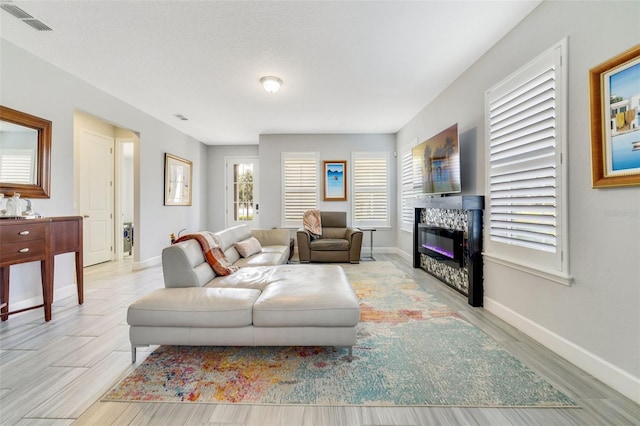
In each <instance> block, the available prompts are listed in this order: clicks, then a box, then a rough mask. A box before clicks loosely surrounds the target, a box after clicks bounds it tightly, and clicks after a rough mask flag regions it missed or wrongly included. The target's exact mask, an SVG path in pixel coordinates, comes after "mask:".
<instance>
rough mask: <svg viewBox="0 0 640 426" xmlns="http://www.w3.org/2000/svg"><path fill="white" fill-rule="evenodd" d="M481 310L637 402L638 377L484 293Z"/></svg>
mask: <svg viewBox="0 0 640 426" xmlns="http://www.w3.org/2000/svg"><path fill="white" fill-rule="evenodd" d="M484 309H486V310H487V311H489V312H491V313H492V314H494V315H495V316H497V317H499V318H500V319H502V320H504V321H506V322H507V323H509V324H511V325H513V326H514V327H516V328H517V329H518V330H520V331H522V332H523V333H525V334H527V335H528V336H529V337H531V338H533V339H535V340H537V341H538V342H540V343H541V344H543V345H544V346H546V347H548V348H549V349H551V350H552V351H553V352H555V353H557V354H558V355H560V356H561V357H563V358H565V359H566V360H568V361H569V362H571V363H572V364H574V365H576V366H578V367H579V368H581V369H583V370H584V371H586V372H587V373H589V374H591V375H592V376H593V377H595V378H597V379H598V380H601V381H602V382H604V383H606V384H607V385H608V386H611V387H612V388H613V389H615V390H616V391H618V392H620V393H621V394H623V395H625V396H626V397H627V398H630V399H631V400H633V401H635V402H636V403H637V404H640V378H638V377H635V376H633V375H631V374H629V373H628V372H626V371H624V370H622V369H620V368H618V367H616V366H615V365H613V364H611V363H609V362H608V361H605V360H604V359H602V358H600V357H598V356H597V355H595V354H593V353H591V352H589V351H587V350H586V349H584V348H582V347H581V346H578V345H576V344H575V343H573V342H571V341H569V340H567V339H565V338H564V337H562V336H559V335H557V334H556V333H554V332H552V331H551V330H548V329H546V328H544V327H542V326H540V325H539V324H537V323H535V322H533V321H531V320H530V319H528V318H526V317H524V316H522V315H520V314H519V313H517V312H515V311H513V310H511V309H509V308H507V307H506V306H504V305H502V304H501V303H498V302H496V301H495V300H492V299H491V298H488V297H486V296H485V298H484Z"/></svg>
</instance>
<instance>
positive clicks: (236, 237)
mask: <svg viewBox="0 0 640 426" xmlns="http://www.w3.org/2000/svg"><path fill="white" fill-rule="evenodd" d="M252 236H253V235H252V234H251V228H249V227H248V226H247V225H238V226H232V227H231V228H227V229H223V230H222V231H218V232H215V233H214V238H215V239H216V242H217V243H218V245H220V247H221V248H222V251H224V255H225V256H226V257H227V260H229V262H231V263H236V261H237V260H238V259H240V253H238V250H236V248H235V246H234V245H233V243H235V242H237V241H243V240H246V239H247V238H250V237H252Z"/></svg>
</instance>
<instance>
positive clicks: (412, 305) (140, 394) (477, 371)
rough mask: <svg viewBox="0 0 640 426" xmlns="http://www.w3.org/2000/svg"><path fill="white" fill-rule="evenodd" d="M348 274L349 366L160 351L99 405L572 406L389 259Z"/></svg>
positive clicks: (337, 357) (322, 357)
mask: <svg viewBox="0 0 640 426" xmlns="http://www.w3.org/2000/svg"><path fill="white" fill-rule="evenodd" d="M344 269H345V271H346V272H347V275H348V277H349V279H350V281H351V283H352V285H353V288H354V290H355V292H356V294H357V295H358V297H359V299H360V301H361V307H362V314H361V321H360V324H359V326H358V343H357V345H356V346H355V347H354V350H353V354H354V358H353V360H352V362H349V359H348V357H347V350H346V349H345V348H331V347H187V346H160V347H159V348H158V349H156V350H155V351H154V352H153V353H151V354H150V355H149V356H148V357H147V359H146V360H145V361H144V362H143V363H142V364H141V365H140V366H139V367H138V368H136V369H135V370H134V371H133V372H132V373H131V374H129V375H128V376H127V377H126V378H125V379H123V380H122V381H121V382H120V383H118V384H117V385H116V386H114V387H113V388H112V389H111V390H110V391H109V392H108V393H107V394H106V395H105V396H104V398H103V400H105V401H165V402H179V401H187V402H188V401H190V402H203V403H234V404H283V405H288V404H303V405H360V406H411V405H414V406H466V407H572V406H575V403H574V402H573V401H572V400H571V399H569V398H568V397H567V396H565V395H564V394H563V393H561V392H560V391H559V390H557V389H556V388H554V387H553V386H552V385H551V384H549V383H548V382H546V381H545V380H544V379H542V378H541V377H540V376H538V375H537V374H536V373H535V372H533V371H532V370H530V369H528V368H527V367H525V366H524V365H523V364H522V363H521V362H520V361H518V360H517V359H516V358H514V357H513V356H511V355H510V354H508V353H507V352H506V351H505V350H503V349H502V348H500V347H499V346H498V344H497V343H496V342H495V341H493V340H492V339H491V338H490V337H488V336H487V335H486V334H484V333H483V332H482V331H481V330H479V329H478V328H476V327H475V326H473V325H471V324H469V323H468V322H466V321H465V320H464V319H463V318H462V317H461V316H460V315H458V314H457V313H456V312H453V311H451V309H449V308H448V307H447V306H446V305H444V304H443V303H441V302H439V301H438V300H436V298H435V297H434V296H433V295H431V294H429V293H427V292H426V291H424V290H423V289H422V288H421V287H420V286H419V285H418V284H417V283H416V282H415V281H413V279H412V278H411V277H410V276H408V275H407V274H406V273H404V272H402V271H400V270H398V269H397V268H396V267H395V266H394V265H393V263H391V262H366V263H361V264H360V265H345V266H344Z"/></svg>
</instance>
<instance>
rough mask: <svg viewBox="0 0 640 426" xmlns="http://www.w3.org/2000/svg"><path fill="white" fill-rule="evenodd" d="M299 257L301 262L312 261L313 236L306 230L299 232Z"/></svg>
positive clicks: (301, 229)
mask: <svg viewBox="0 0 640 426" xmlns="http://www.w3.org/2000/svg"><path fill="white" fill-rule="evenodd" d="M297 239H298V257H299V258H300V262H303V263H308V262H309V261H310V260H311V234H309V231H307V230H306V229H304V228H300V229H298V231H297Z"/></svg>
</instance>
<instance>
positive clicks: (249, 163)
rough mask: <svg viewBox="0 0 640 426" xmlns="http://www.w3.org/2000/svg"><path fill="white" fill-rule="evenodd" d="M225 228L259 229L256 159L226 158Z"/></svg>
mask: <svg viewBox="0 0 640 426" xmlns="http://www.w3.org/2000/svg"><path fill="white" fill-rule="evenodd" d="M225 165H226V185H225V188H226V197H225V199H226V226H227V227H230V226H235V225H240V224H244V225H247V226H249V227H250V228H259V227H260V203H259V199H258V194H259V193H260V191H259V188H258V185H259V182H258V179H256V178H257V176H258V158H257V157H226V158H225Z"/></svg>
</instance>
